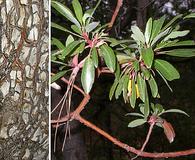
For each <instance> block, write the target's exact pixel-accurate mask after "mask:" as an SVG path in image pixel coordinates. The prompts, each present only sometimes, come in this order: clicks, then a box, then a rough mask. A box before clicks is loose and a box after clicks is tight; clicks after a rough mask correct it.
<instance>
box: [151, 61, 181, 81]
mask: <svg viewBox="0 0 195 160" xmlns="http://www.w3.org/2000/svg"><path fill="white" fill-rule="evenodd" d="M154 67H155V69H157V70H158V71H159V72H160V73H161V74H162V75H163V76H164V77H165V78H166V79H167V80H169V81H172V80H174V79H179V78H180V75H179V72H178V71H177V70H176V69H175V67H173V65H172V64H170V63H169V62H167V61H164V60H161V59H156V60H155V61H154Z"/></svg>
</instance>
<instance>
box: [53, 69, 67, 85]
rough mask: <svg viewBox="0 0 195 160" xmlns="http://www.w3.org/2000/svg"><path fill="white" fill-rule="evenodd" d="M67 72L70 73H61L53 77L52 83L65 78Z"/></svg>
mask: <svg viewBox="0 0 195 160" xmlns="http://www.w3.org/2000/svg"><path fill="white" fill-rule="evenodd" d="M66 72H68V71H61V72H58V73H57V74H55V75H53V76H51V83H53V82H55V81H56V80H58V79H59V78H61V77H63V76H64V75H65V74H66Z"/></svg>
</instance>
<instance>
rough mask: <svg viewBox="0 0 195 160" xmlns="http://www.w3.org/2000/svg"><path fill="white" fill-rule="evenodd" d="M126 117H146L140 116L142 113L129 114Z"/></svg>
mask: <svg viewBox="0 0 195 160" xmlns="http://www.w3.org/2000/svg"><path fill="white" fill-rule="evenodd" d="M125 116H137V117H143V118H144V115H143V114H140V113H127V114H126V115H125Z"/></svg>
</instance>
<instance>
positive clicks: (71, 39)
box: [66, 35, 74, 46]
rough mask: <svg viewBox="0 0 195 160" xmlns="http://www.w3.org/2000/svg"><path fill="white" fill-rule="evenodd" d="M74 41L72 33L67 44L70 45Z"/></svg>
mask: <svg viewBox="0 0 195 160" xmlns="http://www.w3.org/2000/svg"><path fill="white" fill-rule="evenodd" d="M73 41H74V38H73V36H72V35H69V36H68V38H67V39H66V46H68V45H69V44H70V43H72V42H73Z"/></svg>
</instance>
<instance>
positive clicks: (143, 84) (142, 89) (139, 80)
mask: <svg viewBox="0 0 195 160" xmlns="http://www.w3.org/2000/svg"><path fill="white" fill-rule="evenodd" d="M137 85H138V90H139V94H140V99H141V100H142V101H143V102H145V89H146V82H145V80H144V79H143V78H142V77H141V75H140V74H138V76H137Z"/></svg>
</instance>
